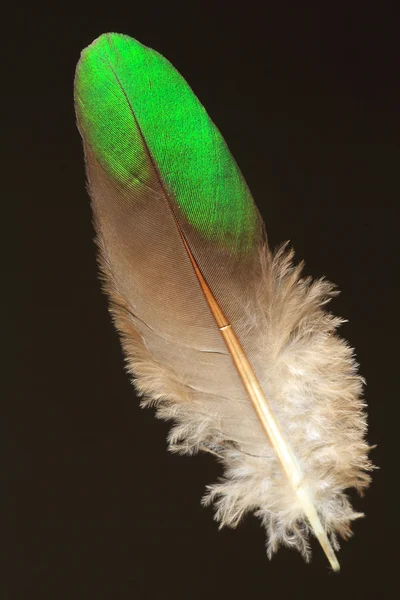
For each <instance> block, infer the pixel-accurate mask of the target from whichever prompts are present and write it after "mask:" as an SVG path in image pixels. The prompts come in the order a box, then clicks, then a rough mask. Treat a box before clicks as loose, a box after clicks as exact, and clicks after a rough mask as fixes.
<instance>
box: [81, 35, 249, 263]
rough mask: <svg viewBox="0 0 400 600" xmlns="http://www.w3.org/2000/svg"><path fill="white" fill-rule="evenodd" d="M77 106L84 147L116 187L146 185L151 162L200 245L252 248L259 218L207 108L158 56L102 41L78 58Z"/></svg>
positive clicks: (117, 39) (115, 40)
mask: <svg viewBox="0 0 400 600" xmlns="http://www.w3.org/2000/svg"><path fill="white" fill-rule="evenodd" d="M76 102H77V111H78V119H79V123H80V127H81V130H83V131H82V132H83V135H84V137H85V139H86V141H87V142H88V144H89V146H90V147H91V148H92V150H93V151H94V152H95V154H96V157H97V159H98V160H99V162H100V163H101V164H102V165H103V166H104V167H105V168H106V169H107V171H108V172H109V173H110V174H111V175H112V176H113V177H115V178H116V179H117V180H118V181H119V182H121V183H123V184H124V185H126V186H128V187H132V186H137V185H139V184H140V183H143V184H146V183H148V182H149V181H150V176H151V170H152V169H153V165H152V163H151V160H152V161H153V162H154V164H155V165H156V167H157V169H158V172H159V174H160V177H161V179H162V182H163V185H164V188H165V190H166V192H167V193H168V194H169V196H170V197H171V198H172V199H173V200H174V201H175V202H177V204H178V205H179V207H180V209H181V211H182V212H183V214H184V215H185V217H186V218H187V220H188V221H189V223H190V224H191V225H192V226H194V227H195V228H196V229H197V230H198V231H199V232H200V233H201V234H202V235H203V236H204V237H205V238H206V239H219V240H220V241H223V242H224V243H225V245H226V247H227V248H229V249H230V250H231V251H235V252H243V251H245V252H246V251H247V250H249V249H250V248H251V247H252V246H253V245H254V240H255V237H256V227H257V216H256V210H255V207H254V203H253V200H252V197H251V195H250V192H249V190H248V188H247V185H246V183H245V181H244V179H243V177H242V175H241V173H240V171H239V169H238V167H237V165H236V163H235V161H234V160H233V158H232V157H231V155H230V152H229V150H228V148H227V146H226V144H225V141H224V139H223V138H222V136H221V134H220V133H219V131H218V130H217V128H216V127H215V125H214V124H213V123H212V121H211V120H210V118H209V117H208V115H207V113H206V111H205V109H204V108H203V106H202V105H201V104H200V102H199V101H198V100H197V98H196V96H195V95H194V94H193V92H192V90H191V89H190V87H189V86H188V85H187V83H186V82H185V80H184V79H183V78H182V77H181V76H180V75H179V73H178V72H177V71H176V70H175V69H174V67H173V66H172V65H171V64H170V63H169V62H168V61H167V60H166V59H165V58H164V57H163V56H161V55H160V54H158V53H157V52H155V51H154V50H151V49H150V48H146V47H145V46H143V45H142V44H140V43H139V42H137V41H136V40H133V39H132V38H129V37H127V36H124V35H120V34H114V33H112V34H104V35H102V36H100V37H99V38H98V39H97V40H95V41H94V42H93V44H91V45H90V46H89V47H88V48H86V49H85V50H84V51H83V53H82V57H81V60H80V62H79V64H78V68H77V74H76ZM143 139H144V140H145V143H146V145H147V147H148V151H149V153H150V156H151V160H150V159H149V154H148V152H147V151H146V149H145V145H144V142H143Z"/></svg>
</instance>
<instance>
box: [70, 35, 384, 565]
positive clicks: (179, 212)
mask: <svg viewBox="0 0 400 600" xmlns="http://www.w3.org/2000/svg"><path fill="white" fill-rule="evenodd" d="M75 105H76V114H77V123H78V128H79V130H80V133H81V135H82V138H83V144H84V152H85V160H86V172H87V179H88V188H89V193H90V197H91V202H92V208H93V214H94V222H95V227H96V232H97V243H98V247H99V257H100V267H101V272H102V277H103V281H104V285H105V289H106V291H107V293H108V295H109V299H110V309H111V312H112V315H113V319H114V322H115V325H116V328H117V330H118V331H119V333H120V336H121V340H122V345H123V348H124V351H125V354H126V360H127V367H128V370H129V372H130V373H131V375H132V376H133V378H134V382H135V385H136V388H137V390H138V392H139V393H140V394H141V395H142V396H143V400H142V405H143V406H149V405H156V407H157V413H158V416H159V417H161V418H163V419H167V420H171V421H172V422H173V427H172V429H171V432H170V434H169V445H170V449H171V450H172V451H175V452H181V453H187V454H193V453H196V452H198V451H200V450H206V451H209V452H211V453H212V454H216V455H217V456H218V458H219V460H220V461H221V462H222V463H223V466H224V477H223V479H221V480H220V481H219V482H217V483H215V484H213V485H210V486H209V487H208V491H207V494H206V496H205V499H204V502H205V503H209V502H213V503H214V504H215V506H216V513H215V516H216V519H217V520H218V521H219V522H220V523H221V526H222V525H230V526H236V525H237V523H238V522H239V521H240V519H241V518H242V516H243V515H244V514H245V513H248V512H253V513H255V514H256V515H257V516H258V517H259V518H260V519H261V521H262V523H263V524H264V526H265V529H266V532H267V549H268V554H269V555H270V556H271V555H272V554H273V553H274V552H275V551H276V549H277V548H278V546H279V545H280V544H284V545H287V546H291V547H295V548H297V549H299V550H300V551H301V553H302V554H303V556H304V557H305V558H306V559H308V558H309V556H310V546H309V536H310V533H311V532H313V533H314V534H315V535H316V536H317V537H318V539H319V540H320V542H321V544H322V546H323V548H324V550H325V552H326V554H327V556H328V558H329V560H330V562H331V565H332V566H333V568H335V569H336V568H338V564H337V561H336V558H335V556H334V553H333V549H332V546H333V547H334V548H338V542H337V534H339V535H340V536H342V537H344V538H346V537H348V536H349V535H350V531H351V530H350V523H351V521H352V520H353V519H356V518H358V517H360V516H362V515H361V514H360V513H358V512H355V511H354V510H353V509H352V507H351V505H350V502H349V499H348V497H347V495H346V490H347V489H348V488H352V487H355V488H357V489H358V490H359V491H362V490H363V488H365V487H366V486H368V484H369V481H370V475H369V471H370V470H371V469H372V465H371V463H370V461H369V459H368V451H369V446H368V444H367V442H366V441H365V439H364V438H365V434H366V415H365V410H364V408H365V407H364V403H363V400H362V384H363V382H362V379H361V378H360V376H359V375H358V373H357V365H356V363H355V360H354V356H353V351H352V349H351V348H350V347H349V345H348V344H347V343H346V342H345V341H343V340H342V339H341V338H339V337H338V335H337V334H336V329H337V327H338V326H339V325H340V324H341V322H342V321H341V319H339V318H336V317H334V316H333V315H331V314H330V313H329V312H327V311H326V308H325V305H326V304H327V302H328V301H329V300H330V299H331V298H332V296H334V295H335V293H336V291H335V288H334V287H333V286H332V285H331V284H330V283H329V282H327V281H325V280H324V279H322V280H317V281H312V280H311V279H309V278H304V277H303V276H302V265H295V263H294V260H293V252H292V251H290V250H288V248H287V247H286V246H283V247H282V248H280V249H279V250H278V251H277V252H275V253H273V252H272V251H271V250H270V249H269V248H268V244H267V241H266V234H265V230H264V225H263V222H262V219H261V217H260V215H259V212H258V210H257V208H256V206H255V204H254V201H253V199H252V196H251V194H250V191H249V189H248V187H247V185H246V183H245V181H244V179H243V176H242V174H241V172H240V170H239V168H238V166H237V165H236V163H235V161H234V159H233V158H232V156H231V155H230V153H229V150H228V148H227V146H226V143H225V141H224V139H223V138H222V136H221V134H220V132H219V131H218V129H217V128H216V127H215V125H214V124H213V123H212V121H211V119H210V118H209V116H208V115H207V113H206V111H205V109H204V107H203V106H202V105H201V104H200V102H199V101H198V99H197V98H196V96H195V95H194V93H193V92H192V90H191V89H190V87H189V86H188V84H187V83H186V82H185V80H184V79H183V78H182V77H181V76H180V75H179V73H178V72H177V71H176V70H175V69H174V68H173V66H172V65H171V64H170V63H169V62H168V61H167V60H166V59H165V58H164V57H162V56H161V55H160V54H158V53H157V52H155V51H154V50H152V49H149V48H147V47H145V46H143V45H142V44H140V43H139V42H137V41H136V40H134V39H132V38H129V37H128V36H125V35H120V34H114V33H112V34H104V35H102V36H100V37H99V38H98V39H97V40H95V41H94V42H93V43H92V44H91V45H90V46H89V47H88V48H86V49H85V50H84V51H83V52H82V56H81V58H80V61H79V63H78V66H77V71H76V77H75ZM249 386H250V387H249ZM254 390H256V391H254ZM254 397H255V399H254ZM257 403H258V404H257Z"/></svg>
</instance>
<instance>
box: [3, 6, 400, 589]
mask: <svg viewBox="0 0 400 600" xmlns="http://www.w3.org/2000/svg"><path fill="white" fill-rule="evenodd" d="M147 4H148V6H145V7H142V8H140V9H139V8H138V7H137V6H134V3H131V4H130V7H129V9H127V8H126V7H123V6H120V5H117V4H116V5H115V6H109V7H108V9H107V10H104V11H103V13H101V12H99V8H97V9H96V11H95V12H93V13H91V12H89V10H88V11H87V12H86V13H85V12H82V7H81V12H76V13H74V12H72V11H71V12H70V13H67V12H63V11H62V9H60V8H59V9H58V11H57V10H56V7H55V8H54V11H53V12H51V10H50V12H49V11H48V10H44V9H43V10H42V11H41V10H40V8H35V9H32V10H31V11H29V10H28V9H27V10H25V11H24V10H23V9H17V10H16V11H15V13H14V15H13V18H12V19H11V20H9V21H8V24H5V23H4V24H3V34H2V41H3V43H5V54H3V64H2V84H3V85H2V88H3V99H5V100H6V108H5V109H3V111H2V117H3V118H2V135H3V140H4V141H3V144H2V146H3V150H4V152H3V156H2V165H3V167H4V175H3V178H2V179H3V193H4V192H5V195H4V197H3V214H4V208H5V209H6V215H5V218H4V220H3V223H2V241H3V242H5V246H4V250H3V251H2V282H3V293H2V319H3V350H4V357H5V360H4V362H3V364H4V365H5V369H4V380H5V387H4V388H3V389H4V392H5V395H4V400H5V401H4V402H3V408H4V409H5V419H2V429H3V433H2V438H3V439H5V440H6V457H7V461H6V463H7V467H8V470H6V485H5V493H2V494H1V496H2V500H3V502H4V500H5V508H4V510H2V517H1V518H2V520H3V519H5V527H4V528H3V527H2V528H1V529H2V532H1V537H0V539H1V542H0V545H1V547H2V550H3V551H4V558H3V559H2V561H1V564H2V567H3V568H4V575H2V576H1V577H0V589H1V592H0V598H2V599H3V598H4V600H11V599H12V600H14V599H15V600H19V599H21V600H22V599H24V600H25V599H26V600H28V599H36V598H38V599H39V598H40V599H41V600H47V599H54V600H56V599H57V600H58V599H60V600H63V599H72V598H74V599H81V598H82V599H86V598H91V599H92V598H93V599H103V598H104V599H121V600H122V599H123V600H125V599H128V598H136V599H142V598H151V599H153V598H154V599H175V598H182V599H188V600H189V599H192V598H193V599H197V598H203V597H206V598H210V599H214V598H215V599H218V600H220V599H225V598H229V599H236V598H237V599H242V598H249V599H253V598H265V597H270V598H272V597H273V598H276V597H279V598H282V599H283V598H302V597H310V598H314V597H315V598H323V597H331V595H332V597H333V595H335V597H340V598H361V597H363V598H376V597H377V598H381V597H383V596H384V594H385V592H384V588H385V586H386V585H387V584H386V583H385V581H386V576H387V569H385V565H386V564H387V563H388V562H389V560H390V557H391V555H392V548H391V546H392V545H394V544H393V543H392V542H393V540H394V539H395V538H396V535H397V537H398V534H399V531H398V528H399V524H398V521H396V519H388V523H389V520H390V531H389V524H388V525H387V531H386V539H384V538H385V519H384V514H385V512H386V510H387V509H386V507H385V504H384V497H383V479H384V475H385V470H384V468H383V412H384V403H385V400H388V399H389V401H391V402H392V405H390V415H391V416H392V417H393V419H394V420H396V418H397V415H398V405H397V404H396V402H395V395H396V386H395V384H394V382H391V381H390V376H391V374H390V373H389V372H388V369H387V367H386V358H385V355H386V354H387V352H388V351H390V349H391V347H392V345H393V346H394V341H393V338H394V332H393V329H392V328H390V329H388V328H385V326H384V324H383V318H384V316H385V315H386V314H387V312H388V311H389V306H388V300H389V298H393V297H396V294H397V289H396V287H397V282H396V277H395V275H396V271H395V270H391V269H392V267H390V266H389V264H388V262H387V258H388V257H389V253H387V255H386V256H385V252H386V250H385V245H386V241H390V240H391V239H392V240H393V237H394V238H396V235H395V233H394V231H395V229H394V227H393V233H391V232H390V228H391V226H392V224H394V218H392V217H390V215H389V212H388V211H389V209H390V204H392V205H393V206H394V202H395V198H396V193H395V189H396V186H397V175H396V173H395V166H397V164H398V153H397V148H396V145H397V142H398V129H397V127H398V110H399V104H398V100H399V87H398V84H397V82H396V76H397V72H398V70H399V62H398V59H399V53H398V49H397V43H396V42H395V35H394V33H395V29H396V25H395V24H396V19H395V17H394V12H393V13H392V11H391V8H390V6H391V4H390V3H388V4H387V5H385V3H376V4H375V3H371V4H375V9H374V10H372V9H369V8H368V3H350V5H351V6H350V7H349V6H346V5H345V4H343V6H342V8H341V7H340V3H326V6H325V8H323V9H322V8H318V3H315V4H314V6H313V4H312V3H311V4H310V3H300V2H299V3H295V2H293V3H292V6H291V7H288V6H287V5H286V3H276V4H278V6H279V8H276V7H275V3H266V4H264V8H263V10H262V11H261V12H260V10H259V8H257V7H256V5H255V4H253V5H251V4H249V3H247V2H246V3H244V4H243V6H242V7H241V8H240V9H237V8H234V5H233V4H232V3H231V2H218V3H209V4H208V3H203V4H200V3H190V2H188V3H187V4H183V5H181V6H178V5H176V4H175V5H173V4H172V5H171V4H169V3H166V2H165V3H164V2H163V3H161V2H156V3H154V2H152V3H150V2H148V3H147ZM393 4H394V3H393ZM328 5H329V6H328ZM378 6H379V8H378ZM108 13H109V14H108ZM111 15H112V16H111ZM105 31H118V32H122V33H127V34H129V35H131V36H133V37H136V38H137V39H139V40H140V41H141V42H143V43H144V44H146V45H149V46H151V47H153V48H155V49H157V50H158V51H159V52H161V53H162V54H164V55H165V56H166V57H167V58H168V59H169V60H170V61H171V62H172V63H173V64H174V65H175V67H176V68H177V69H178V70H179V71H180V72H181V73H182V74H183V76H184V77H185V78H186V79H187V81H188V82H189V84H190V85H191V86H192V88H193V89H194V91H195V93H196V94H197V95H198V97H199V98H200V99H201V101H202V103H203V104H204V105H205V106H206V108H207V110H208V112H209V113H210V115H211V117H212V119H213V120H214V121H215V123H216V124H217V125H218V127H219V128H220V130H221V131H222V133H223V135H224V137H225V139H226V141H227V143H228V145H229V147H230V149H231V151H232V153H233V155H234V156H235V158H236V160H237V162H238V164H239V165H240V167H241V169H242V171H243V173H244V175H245V178H246V179H247V181H248V184H249V186H250V189H251V190H252V192H253V195H254V197H255V200H256V202H257V204H258V206H259V207H260V210H261V212H262V214H263V216H264V219H265V221H266V224H267V230H268V234H269V241H270V244H271V246H276V245H278V244H279V243H281V242H282V241H284V240H287V239H290V240H291V243H292V244H293V246H294V248H295V250H296V256H297V259H298V260H300V259H305V261H306V272H307V273H308V274H312V275H313V276H321V275H325V276H327V278H328V279H330V280H332V281H334V282H335V283H336V284H338V286H339V288H340V289H341V290H342V293H341V295H340V296H339V297H338V298H337V299H335V300H334V302H333V304H332V310H334V312H335V313H337V314H339V315H341V316H343V317H345V318H346V319H348V320H349V323H347V324H345V325H344V326H343V328H342V331H341V333H342V335H344V336H345V337H346V338H347V339H348V340H349V342H350V343H351V344H352V345H353V346H354V347H355V348H356V352H357V359H358V361H359V362H360V365H361V373H362V375H363V376H365V377H366V379H367V382H368V385H367V388H366V400H367V402H368V404H369V423H370V431H369V435H368V439H369V442H370V443H371V444H377V445H378V447H377V449H376V450H374V452H373V460H374V462H375V463H376V464H378V465H379V466H380V470H379V471H376V472H375V474H374V481H373V485H372V487H371V488H370V489H369V490H368V491H367V493H366V496H365V498H363V499H360V498H358V497H356V496H354V502H355V505H356V507H357V508H358V509H359V510H362V511H364V512H365V513H366V518H365V519H364V520H360V521H358V522H356V523H355V524H354V532H355V536H354V538H352V539H351V540H350V541H349V542H347V543H344V544H343V548H342V550H341V552H340V553H339V559H340V562H341V565H342V571H341V573H340V574H339V575H334V574H332V573H331V572H330V571H329V567H328V566H327V563H326V559H325V558H324V556H323V554H322V552H321V550H320V549H319V548H318V545H317V544H315V543H314V544H313V549H314V552H313V562H312V564H311V565H306V564H305V563H304V562H303V560H302V559H301V557H300V555H299V554H298V553H297V552H293V551H289V550H287V549H281V550H280V551H279V552H278V554H277V555H276V556H275V557H274V558H273V560H272V562H269V561H268V560H267V558H266V555H265V550H264V532H263V531H262V529H261V527H260V525H259V523H258V522H257V521H256V519H255V518H254V517H248V518H247V519H245V521H244V522H243V523H242V524H241V525H240V527H239V528H238V529H237V530H236V531H233V530H223V531H221V532H218V529H217V525H216V523H215V522H214V521H213V519H212V509H210V508H209V509H205V508H202V507H201V506H200V499H201V497H202V495H203V492H204V488H205V485H206V484H207V483H211V482H213V481H215V480H216V478H217V477H218V476H219V475H220V467H219V466H218V464H217V463H216V462H215V461H214V459H213V458H212V457H211V456H207V455H202V456H197V457H194V458H186V457H179V456H174V455H171V454H169V453H167V452H166V441H165V438H166V433H167V430H168V426H167V425H166V424H165V423H162V422H160V421H158V420H155V419H154V417H153V415H152V411H151V410H148V411H142V410H141V409H140V408H139V406H138V402H137V400H136V398H135V394H134V388H133V387H132V386H131V384H130V382H129V379H128V376H127V375H126V374H125V373H124V371H123V361H122V356H121V351H120V347H119V342H118V339H117V336H116V334H115V332H114V330H113V328H112V326H111V323H110V319H109V316H108V313H107V308H106V301H105V298H104V296H103V295H102V294H101V292H100V285H99V282H98V279H97V270H96V263H95V247H94V244H93V242H92V238H93V228H92V225H91V213H90V207H89V200H88V197H87V194H86V191H85V183H84V169H83V157H82V149H81V143H80V139H79V136H78V133H77V130H76V128H75V122H74V111H73V98H72V93H73V92H72V85H73V76H74V68H75V64H76V62H77V60H78V58H79V53H80V50H81V49H82V48H83V47H85V46H86V45H88V44H89V43H90V42H91V41H92V40H93V39H94V38H95V37H97V36H98V35H99V34H100V33H103V32H105ZM394 241H396V239H395V240H394ZM392 324H393V327H394V325H395V322H393V321H392ZM392 375H393V372H392ZM386 410H388V408H387V409H386ZM395 503H396V497H395ZM3 587H4V590H3ZM388 597H391V594H390V595H389V596H388Z"/></svg>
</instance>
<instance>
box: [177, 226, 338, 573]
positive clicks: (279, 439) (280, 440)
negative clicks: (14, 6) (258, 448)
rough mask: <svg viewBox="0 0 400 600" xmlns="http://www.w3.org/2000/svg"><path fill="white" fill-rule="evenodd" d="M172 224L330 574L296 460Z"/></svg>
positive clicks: (331, 557)
mask: <svg viewBox="0 0 400 600" xmlns="http://www.w3.org/2000/svg"><path fill="white" fill-rule="evenodd" d="M175 221H176V225H177V228H178V231H179V234H180V236H181V238H182V242H183V244H184V246H185V248H186V251H187V253H188V255H189V258H190V262H191V263H192V266H193V269H194V271H195V273H196V276H197V278H198V280H199V283H200V287H201V289H202V291H203V293H204V296H205V298H206V301H207V303H208V306H209V307H210V310H211V312H212V314H213V316H214V319H215V322H216V324H217V326H218V329H219V330H220V332H221V335H222V337H223V339H224V341H225V344H226V346H227V348H228V351H229V354H230V355H231V357H232V361H233V363H234V365H235V367H236V369H237V371H238V374H239V377H240V379H241V381H242V383H243V386H244V388H245V390H246V392H247V394H248V396H249V398H250V400H251V403H252V405H253V408H254V410H255V412H256V414H257V417H258V419H259V420H260V423H261V425H262V427H263V429H264V431H265V433H266V435H267V437H268V439H269V442H270V444H271V446H272V448H273V450H274V452H275V453H276V455H277V457H278V460H279V462H280V463H281V466H282V468H283V470H284V471H285V474H286V476H287V478H288V479H289V481H290V484H291V486H292V488H293V490H294V492H295V494H296V496H297V498H298V500H299V502H300V505H301V507H302V509H303V510H304V513H305V515H306V517H307V519H308V521H309V523H310V525H311V528H312V529H313V531H314V534H315V536H316V538H317V539H318V541H319V543H320V544H321V547H322V549H323V551H324V552H325V555H326V557H327V559H328V561H329V563H330V565H331V567H332V569H333V570H334V571H339V569H340V566H339V562H338V560H337V558H336V556H335V553H334V551H333V548H332V545H331V543H330V541H329V538H328V536H327V535H326V532H325V529H324V528H323V526H322V523H321V520H320V518H319V516H318V513H317V511H316V509H315V506H314V504H313V502H312V500H311V496H310V493H309V491H308V490H307V487H306V486H305V485H304V483H303V479H304V477H303V473H302V471H301V468H300V466H299V464H298V461H297V460H296V457H295V455H294V452H293V450H292V448H291V447H290V444H289V443H288V441H287V440H286V439H285V436H284V435H283V432H282V430H281V428H280V426H279V423H278V421H277V420H276V418H275V415H274V413H273V411H272V409H271V406H270V403H269V402H268V400H267V398H266V396H265V394H264V392H263V390H262V388H261V386H260V383H259V381H258V379H257V377H256V374H255V373H254V370H253V368H252V366H251V364H250V362H249V360H248V358H247V356H246V353H245V352H244V350H243V348H242V345H241V344H240V342H239V340H238V338H237V336H236V334H235V332H234V330H233V328H232V325H231V324H230V323H229V321H228V319H227V318H226V317H225V315H224V313H223V311H222V310H221V308H220V306H219V304H218V302H217V300H216V299H215V297H214V295H213V293H212V291H211V290H210V288H209V286H208V285H207V282H206V280H205V279H204V277H203V275H202V273H201V270H200V268H199V266H198V264H197V263H196V260H195V258H194V256H193V254H192V252H191V250H190V247H189V245H188V243H187V241H186V239H185V236H184V233H183V231H182V229H181V227H180V226H179V223H178V221H177V220H176V219H175Z"/></svg>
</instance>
